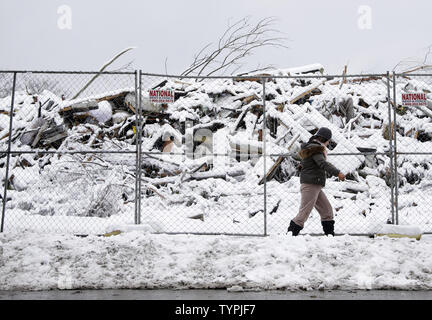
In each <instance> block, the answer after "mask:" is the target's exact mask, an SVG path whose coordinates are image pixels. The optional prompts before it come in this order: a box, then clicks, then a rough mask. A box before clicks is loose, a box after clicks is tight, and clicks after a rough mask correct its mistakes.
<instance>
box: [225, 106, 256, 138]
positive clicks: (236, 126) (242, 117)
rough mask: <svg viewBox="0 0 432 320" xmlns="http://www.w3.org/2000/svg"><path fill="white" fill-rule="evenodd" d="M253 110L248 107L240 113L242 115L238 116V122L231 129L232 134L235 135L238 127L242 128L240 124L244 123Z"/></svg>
mask: <svg viewBox="0 0 432 320" xmlns="http://www.w3.org/2000/svg"><path fill="white" fill-rule="evenodd" d="M250 109H251V106H248V107H246V108H245V109H244V110H243V111H242V113H240V115H239V116H238V118H237V120H236V122H235V123H234V127H233V128H232V129H231V132H230V134H234V133H235V132H236V131H237V129H238V127H239V126H240V123H241V122H242V120H243V119H244V117H245V116H246V113H247V112H248V111H249V110H250Z"/></svg>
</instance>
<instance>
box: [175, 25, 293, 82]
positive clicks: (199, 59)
mask: <svg viewBox="0 0 432 320" xmlns="http://www.w3.org/2000/svg"><path fill="white" fill-rule="evenodd" d="M275 21H276V20H275V19H274V18H271V17H268V18H264V19H261V20H260V21H258V23H256V24H255V25H252V24H251V23H250V18H249V17H246V18H243V19H241V20H239V21H237V22H235V23H234V24H229V25H228V28H227V29H226V30H225V31H224V32H223V34H222V36H221V37H220V38H219V40H218V42H217V47H216V48H215V49H213V51H211V52H208V49H209V48H210V46H211V45H212V44H211V43H209V44H207V45H205V46H204V47H203V48H202V49H201V50H200V51H199V52H198V54H196V55H195V57H194V61H193V62H192V64H191V65H190V66H189V67H188V68H186V70H185V71H183V72H182V74H181V75H182V76H188V75H197V76H203V75H204V76H209V75H213V74H215V73H222V74H223V73H226V72H229V70H230V69H231V74H232V73H233V72H234V71H233V70H235V71H237V70H239V69H240V68H241V67H242V66H243V60H244V58H245V57H247V56H250V55H252V54H253V53H254V51H255V50H256V49H257V48H261V47H280V48H287V46H285V45H284V41H285V40H286V38H285V37H281V36H274V35H276V34H278V35H280V34H281V32H279V31H278V30H276V29H274V28H272V26H273V24H274V23H275Z"/></svg>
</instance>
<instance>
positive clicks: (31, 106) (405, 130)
mask: <svg viewBox="0 0 432 320" xmlns="http://www.w3.org/2000/svg"><path fill="white" fill-rule="evenodd" d="M301 72H308V76H311V75H314V74H315V75H316V76H317V77H316V78H274V79H269V80H268V81H266V84H265V86H266V87H265V91H266V97H265V100H266V101H265V106H266V117H267V123H266V124H265V125H264V112H263V105H264V101H263V99H262V96H263V86H262V83H261V79H260V78H259V75H253V76H256V78H253V77H252V78H250V79H244V78H243V79H242V78H238V79H236V78H231V79H206V80H204V81H202V80H201V79H197V80H195V79H180V80H179V79H174V78H167V79H163V80H164V81H162V78H160V79H157V78H155V79H153V78H152V79H150V80H151V83H152V86H151V87H148V88H145V89H144V90H143V93H142V97H141V100H142V101H143V112H144V114H143V119H144V121H145V122H144V124H143V134H142V146H141V147H142V152H143V159H142V164H141V165H142V195H141V205H142V207H141V211H142V217H141V221H142V222H143V223H144V224H145V223H148V224H149V225H150V226H152V228H153V230H154V231H159V232H163V231H165V232H206V233H208V232H210V233H232V232H233V233H249V234H262V233H263V230H264V217H263V213H264V186H263V185H262V184H259V182H260V180H261V179H262V177H263V176H264V175H265V173H267V171H268V170H269V169H270V168H271V167H272V165H273V164H274V163H276V162H277V159H278V157H279V156H280V155H281V154H287V155H289V156H288V157H286V159H285V160H284V161H282V162H281V164H280V166H279V167H278V168H277V169H276V170H275V172H274V175H272V180H270V181H268V182H267V185H266V193H267V201H266V203H267V212H268V213H269V214H268V216H267V223H268V228H267V230H268V232H269V233H270V234H282V233H285V231H286V227H287V224H288V222H289V220H290V219H291V218H292V217H293V216H294V215H295V214H296V212H297V210H298V204H299V181H298V172H297V170H296V166H297V164H298V162H299V158H298V156H297V151H298V150H299V147H300V143H302V142H305V141H306V140H308V139H309V137H310V136H311V135H312V134H313V133H314V132H315V130H317V128H318V127H320V126H326V127H330V128H331V129H332V131H333V135H334V142H333V143H332V144H331V145H330V150H329V156H328V160H329V161H330V162H332V163H333V164H335V165H336V166H337V167H339V168H340V169H341V170H342V171H343V172H344V173H345V174H347V177H348V179H347V182H345V183H340V182H337V181H336V180H334V178H331V179H329V180H328V184H327V186H326V194H327V195H328V197H329V200H330V202H331V203H332V205H333V207H334V208H335V214H336V220H337V231H338V232H344V233H345V232H350V233H368V232H374V230H375V229H376V228H377V226H379V225H382V224H383V223H386V222H387V220H388V219H389V218H390V217H391V210H390V188H389V184H390V173H389V170H390V159H389V157H388V156H386V155H383V154H382V153H385V152H387V151H388V150H389V141H388V131H389V130H388V127H389V126H388V105H389V103H388V99H387V93H388V92H387V86H386V85H385V83H386V79H381V78H378V79H376V78H373V79H362V80H361V81H359V79H351V78H347V79H346V83H344V84H343V85H341V84H340V80H341V79H328V78H325V77H324V78H322V77H319V76H322V72H323V68H322V66H321V65H319V64H317V65H311V66H305V67H300V68H291V69H281V70H275V71H274V72H271V73H270V74H273V75H276V76H281V75H288V74H290V75H296V74H297V75H298V73H301ZM310 72H312V73H310ZM159 80H160V81H159ZM383 80H384V81H383ZM147 82H148V81H147ZM154 87H157V88H160V89H172V90H174V92H175V102H174V103H172V104H169V105H154V104H152V103H151V102H150V100H149V97H148V93H147V89H149V88H154ZM415 90H423V91H424V92H429V97H430V92H432V87H431V86H430V84H428V83H426V82H423V81H419V80H416V79H410V78H407V77H405V78H398V79H397V82H396V91H397V94H398V95H399V94H400V93H402V92H409V91H415ZM48 99H49V100H50V101H52V103H46V102H47V101H48ZM350 99H351V101H352V108H351V109H350V110H349V112H348V111H347V110H344V109H343V108H342V104H341V103H342V102H343V103H345V102H346V101H348V100H350ZM136 100H137V99H136V97H135V92H134V89H133V88H116V89H115V90H111V91H109V92H101V93H98V94H95V95H92V96H88V97H83V98H80V99H76V100H67V99H66V100H62V99H61V98H60V97H58V96H56V95H55V94H53V93H51V92H49V91H47V90H45V91H44V92H43V93H42V94H39V95H36V97H35V96H29V95H28V94H26V93H25V92H16V95H15V101H16V103H15V106H14V109H15V112H14V118H13V120H14V121H13V132H12V135H11V138H12V150H14V151H22V152H29V151H37V150H51V151H56V150H57V151H59V152H62V151H80V150H94V151H95V152H100V151H102V150H105V151H106V150H111V151H114V152H115V153H111V154H105V153H94V154H91V153H90V154H46V155H45V154H29V153H23V154H13V155H12V156H11V163H10V179H9V181H8V188H9V190H8V198H9V200H8V202H7V212H6V216H5V223H6V225H5V228H6V230H7V229H9V230H11V229H22V228H24V229H32V230H39V231H42V230H49V231H59V232H73V233H103V232H106V231H107V230H108V231H109V229H110V226H112V225H113V224H116V223H123V224H130V223H133V221H134V214H135V212H134V205H135V187H136V184H135V177H136V155H135V154H134V151H135V150H136V121H135V114H134V112H135V111H136V110H137V105H136ZM35 101H36V102H35ZM40 102H45V103H44V104H43V105H41V104H40ZM38 103H39V104H38ZM399 103H400V102H399ZM9 104H10V97H5V98H2V99H0V111H2V112H1V113H0V117H1V119H0V124H1V128H0V150H6V149H7V140H8V139H7V137H8V133H9V126H8V115H9V114H8V110H9ZM38 106H40V108H38ZM38 112H40V113H41V117H39V116H38ZM397 112H398V118H397V126H396V130H397V132H398V133H397V139H398V140H397V143H398V144H397V146H398V150H399V151H401V152H410V151H411V152H412V151H430V150H431V146H432V141H431V140H432V133H431V128H430V127H431V125H432V124H431V118H430V117H428V116H426V115H425V113H424V112H422V111H421V110H417V109H406V108H402V107H401V106H400V105H398V106H397ZM351 115H353V116H351ZM44 126H45V127H44ZM41 128H42V129H43V130H42V129H41ZM263 129H264V130H265V131H266V132H265V134H263ZM296 135H299V138H298V140H297V141H296V142H295V143H294V145H293V146H292V147H291V149H289V150H288V144H289V143H290V141H292V139H293V137H295V136H296ZM264 138H265V139H266V145H265V151H266V154H267V158H266V165H265V166H264V161H263V157H262V153H263V152H264V144H263V139H264ZM361 150H371V151H376V152H377V154H376V155H374V154H371V155H343V156H342V155H334V154H335V153H356V152H359V151H361ZM120 151H126V152H128V153H125V154H119V153H118V152H120ZM212 153H215V155H212ZM431 160H432V157H430V156H428V155H415V156H412V155H400V156H398V174H399V181H400V185H399V192H400V196H399V203H400V217H399V221H400V222H401V223H402V224H408V225H409V224H420V225H421V226H422V229H423V231H432V230H431V229H432V225H431V224H432V216H430V215H429V214H428V211H429V209H430V205H429V204H428V198H429V197H430V196H432V188H430V186H432V179H431V178H432V177H431V174H430V170H429V168H430V167H431V165H432V161H431ZM0 164H1V166H2V168H3V169H1V170H0V178H1V179H2V181H4V174H5V170H4V167H5V157H3V158H1V159H0ZM310 221H311V222H310V223H308V224H307V226H306V228H305V230H304V231H305V232H321V226H320V224H319V223H318V221H317V219H315V217H314V213H312V218H311V219H310Z"/></svg>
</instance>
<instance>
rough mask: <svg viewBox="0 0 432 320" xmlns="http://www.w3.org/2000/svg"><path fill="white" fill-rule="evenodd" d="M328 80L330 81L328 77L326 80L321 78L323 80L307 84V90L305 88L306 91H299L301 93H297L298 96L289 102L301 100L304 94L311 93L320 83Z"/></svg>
mask: <svg viewBox="0 0 432 320" xmlns="http://www.w3.org/2000/svg"><path fill="white" fill-rule="evenodd" d="M327 81H328V79H324V80H321V81H319V82H317V83H315V84H312V85H310V86H307V87H306V90H305V91H302V92H301V93H299V94H297V95H296V96H294V97H293V98H292V99H291V100H290V102H289V104H293V103H294V102H296V101H298V100H300V99H301V98H303V97H304V96H306V95H308V94H309V93H311V92H312V91H313V90H315V89H317V88H318V87H319V86H320V85H322V84H323V83H326V82H327Z"/></svg>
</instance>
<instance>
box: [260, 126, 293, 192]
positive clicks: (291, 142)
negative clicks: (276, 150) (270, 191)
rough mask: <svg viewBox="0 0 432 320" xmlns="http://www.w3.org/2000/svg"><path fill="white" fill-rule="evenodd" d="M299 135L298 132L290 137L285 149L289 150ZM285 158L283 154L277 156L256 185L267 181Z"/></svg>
mask: <svg viewBox="0 0 432 320" xmlns="http://www.w3.org/2000/svg"><path fill="white" fill-rule="evenodd" d="M299 137H300V134H297V135H296V136H295V137H294V138H292V140H291V141H290V143H289V145H288V148H287V151H289V150H290V149H291V148H292V146H293V145H294V143H295V142H296V141H297V139H298V138H299ZM284 159H285V157H284V156H279V157H278V158H277V160H276V162H275V163H274V164H273V165H272V166H271V168H270V170H269V171H268V172H267V173H266V175H265V176H264V177H262V178H261V180H260V181H259V182H258V185H261V184H263V183H264V181H269V180H271V179H272V178H273V176H274V175H275V173H276V169H277V168H279V166H280V165H281V163H282V161H283V160H284Z"/></svg>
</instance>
